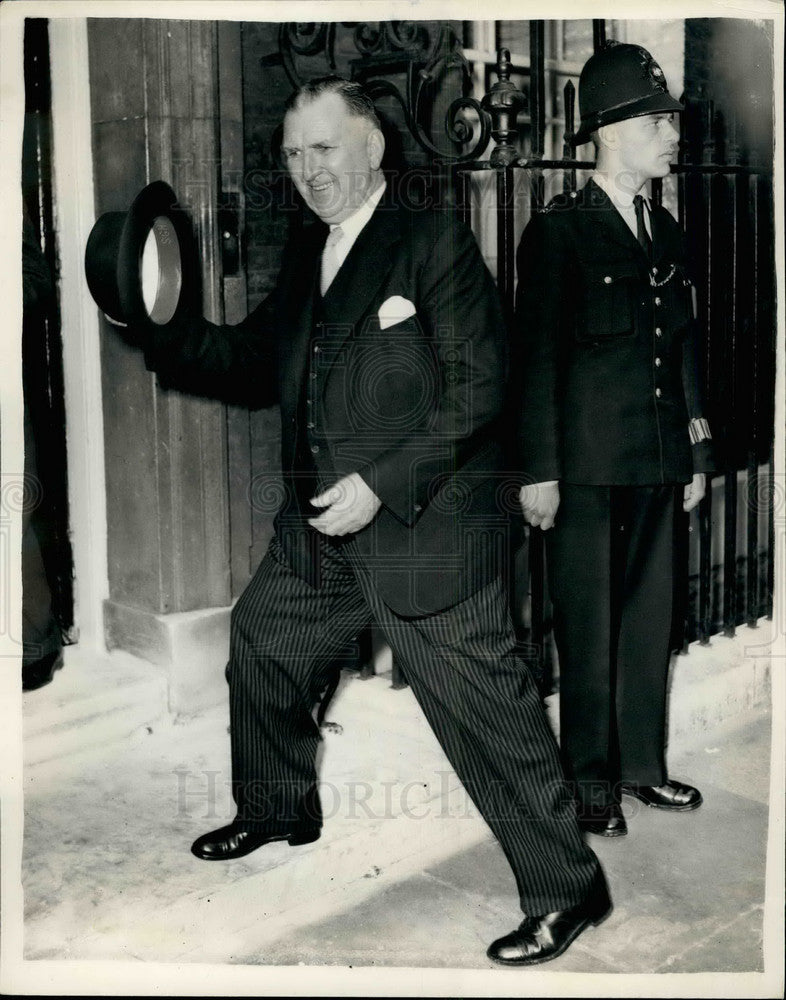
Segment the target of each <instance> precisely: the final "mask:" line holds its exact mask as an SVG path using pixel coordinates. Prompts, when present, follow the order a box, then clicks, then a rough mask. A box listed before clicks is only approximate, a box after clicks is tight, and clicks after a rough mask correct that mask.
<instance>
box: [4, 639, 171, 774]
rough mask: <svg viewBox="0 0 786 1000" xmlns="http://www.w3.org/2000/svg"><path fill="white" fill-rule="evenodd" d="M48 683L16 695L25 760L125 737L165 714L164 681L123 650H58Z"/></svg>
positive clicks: (36, 760) (157, 672)
mask: <svg viewBox="0 0 786 1000" xmlns="http://www.w3.org/2000/svg"><path fill="white" fill-rule="evenodd" d="M64 654H65V655H64V660H65V662H64V665H63V667H62V668H61V669H60V670H58V671H57V672H56V673H55V675H54V678H53V679H52V682H51V683H50V684H47V685H46V686H45V687H42V688H39V689H38V690H36V691H26V692H24V694H23V696H22V714H23V734H24V757H25V763H26V764H28V765H30V764H40V763H43V762H45V761H48V760H52V759H55V758H61V757H63V756H64V755H65V754H71V753H77V752H80V751H82V750H87V749H90V748H91V747H95V746H98V745H101V744H105V743H111V742H114V741H116V740H122V739H125V738H126V737H127V736H128V735H130V734H131V733H132V732H134V731H135V730H136V729H138V728H140V727H142V726H146V725H151V724H152V723H154V722H155V721H156V720H158V719H159V718H161V716H162V715H164V714H166V713H167V680H166V677H165V675H164V673H163V672H162V671H161V670H160V669H159V668H157V667H155V666H153V665H152V664H150V663H148V662H147V661H145V660H141V659H139V658H137V657H135V656H131V655H130V654H129V653H125V652H121V651H115V652H112V653H108V654H104V655H103V656H101V655H96V654H93V655H88V654H86V653H85V652H84V651H83V650H80V649H79V647H78V646H74V647H68V648H66V650H65V651H64Z"/></svg>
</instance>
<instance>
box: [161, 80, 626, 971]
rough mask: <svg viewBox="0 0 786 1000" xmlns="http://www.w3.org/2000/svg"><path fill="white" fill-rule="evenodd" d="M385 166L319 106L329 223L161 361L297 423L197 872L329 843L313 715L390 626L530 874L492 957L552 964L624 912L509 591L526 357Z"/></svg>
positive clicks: (313, 89) (311, 139)
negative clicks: (515, 364)
mask: <svg viewBox="0 0 786 1000" xmlns="http://www.w3.org/2000/svg"><path fill="white" fill-rule="evenodd" d="M383 151H384V139H383V136H382V133H381V131H380V129H379V121H378V119H377V116H376V113H375V111H374V107H373V104H372V103H371V101H370V100H369V99H368V98H367V97H366V96H365V95H364V94H363V92H362V90H361V89H360V88H359V87H358V86H357V85H355V84H349V83H347V82H346V81H342V80H340V79H338V78H326V79H323V80H320V81H314V82H312V83H311V84H308V85H307V86H306V87H304V88H303V89H302V90H301V91H300V92H298V93H297V94H296V95H294V96H293V98H292V100H291V101H290V102H289V104H288V107H287V112H286V115H285V119H284V130H283V142H282V153H283V156H284V159H285V161H286V164H287V168H288V170H289V172H290V175H291V177H292V179H293V181H294V183H295V186H296V187H297V190H298V191H299V192H300V194H301V195H302V197H303V199H304V201H305V202H306V204H307V205H308V207H309V208H310V209H311V210H312V211H313V212H314V213H315V214H316V216H317V217H318V220H319V221H318V222H317V224H315V225H307V226H305V227H304V229H303V231H302V232H301V233H298V234H297V235H296V236H295V237H294V238H293V239H292V241H291V243H290V244H289V245H288V246H287V248H286V249H285V251H284V258H283V264H282V268H281V273H280V276H279V280H278V283H277V286H276V289H275V291H274V292H273V293H272V294H271V295H270V296H269V297H268V299H266V300H265V302H263V303H262V304H261V305H260V306H259V307H258V308H257V309H256V310H254V311H253V312H252V313H251V314H250V315H249V317H248V318H247V319H246V320H245V321H244V322H243V323H241V324H239V325H238V326H234V327H230V326H221V327H219V326H213V325H211V324H210V323H207V322H206V321H203V320H201V319H194V320H193V321H192V322H189V323H186V324H181V325H175V326H174V327H162V328H160V329H158V330H156V329H155V328H153V329H152V330H151V331H149V337H148V338H147V344H146V354H147V363H148V365H149V366H150V367H151V368H153V369H155V370H156V371H157V372H158V373H159V378H160V379H161V381H162V383H163V384H165V385H172V386H177V387H180V388H184V389H188V390H190V391H198V392H205V393H210V394H213V395H219V396H223V397H224V398H228V399H233V400H235V401H238V400H244V401H246V402H247V403H249V404H250V405H255V406H260V405H269V404H270V403H272V402H274V401H278V402H279V403H280V407H281V420H282V463H283V474H284V486H285V491H286V496H285V499H284V502H283V504H282V507H281V509H280V510H279V512H278V515H277V517H276V523H275V534H274V537H273V539H272V541H271V543H270V548H269V550H268V552H267V555H266V556H265V558H264V559H263V561H262V564H261V565H260V567H259V569H258V570H257V572H256V574H255V576H254V578H253V580H252V581H251V583H250V584H249V586H248V588H247V589H246V591H245V592H244V594H243V595H242V596H241V598H240V599H239V601H238V602H237V605H236V606H235V608H234V609H233V614H232V621H231V635H230V643H231V659H230V665H229V671H228V676H229V682H230V703H231V740H232V768H233V787H234V794H235V800H236V804H237V816H236V819H235V820H234V821H233V822H232V823H231V824H230V825H229V826H226V827H222V828H221V829H219V830H216V831H213V832H211V833H208V834H205V835H204V836H202V837H200V838H198V840H197V841H196V842H195V843H194V845H193V847H192V850H193V852H194V853H195V854H196V855H197V857H199V858H203V859H206V860H220V859H230V858H238V857H241V856H243V855H245V854H247V853H249V852H250V851H253V850H255V849H257V848H259V847H261V846H262V845H264V844H267V843H269V842H271V841H277V840H278V841H280V840H287V841H288V842H289V844H290V845H293V846H294V845H297V844H303V843H307V842H309V841H313V840H315V839H316V838H317V837H318V836H319V834H320V827H321V822H322V821H321V814H320V807H319V798H318V795H317V792H316V784H317V774H316V770H315V755H316V751H317V745H318V742H319V731H318V727H317V725H316V723H315V721H314V718H313V715H312V709H313V707H314V704H315V701H316V700H317V697H318V694H319V691H320V690H321V688H322V687H323V686H324V684H325V682H326V679H327V678H326V672H327V671H328V669H329V667H330V664H331V662H332V661H333V659H334V657H335V655H336V654H337V653H338V652H339V651H340V650H341V649H342V648H343V647H344V646H345V645H346V643H347V641H348V640H350V639H352V638H353V637H354V636H355V635H356V634H357V632H358V631H359V630H360V629H361V628H362V627H363V626H365V625H366V624H367V623H369V622H370V621H371V620H376V622H377V623H378V624H379V625H380V626H381V628H382V630H383V631H384V633H385V635H386V637H387V639H388V641H389V642H390V645H391V647H392V648H393V651H394V654H395V655H396V656H397V657H398V658H399V660H400V662H401V663H402V664H403V665H404V669H405V672H406V676H407V679H408V680H409V682H410V685H411V687H412V690H413V692H414V694H415V696H416V697H417V699H418V701H419V703H420V705H421V706H422V708H423V710H424V712H425V714H426V717H427V718H428V721H429V723H430V724H431V726H432V727H433V729H434V731H435V733H436V735H437V737H438V739H439V740H440V743H441V744H442V746H443V748H444V750H445V752H446V754H447V755H448V757H449V759H450V760H451V762H452V764H453V766H454V767H455V770H456V773H457V774H458V776H459V777H460V779H461V780H462V782H463V783H464V785H465V787H466V789H467V791H468V792H469V794H470V795H471V796H472V797H473V799H474V801H475V802H476V803H477V805H478V806H479V808H480V810H481V812H482V814H483V815H484V817H485V818H486V820H487V822H488V824H489V826H490V827H491V829H492V830H493V831H494V833H495V835H496V836H497V838H498V839H499V841H500V843H501V845H502V847H503V849H504V851H505V853H506V856H507V857H508V859H509V861H510V864H511V866H512V868H513V870H514V873H515V876H516V879H517V883H518V888H519V893H520V897H521V905H522V908H523V910H524V911H525V913H526V915H527V916H526V919H525V921H524V923H523V924H522V925H521V926H520V927H519V928H518V929H517V930H516V931H514V932H513V933H512V934H510V935H507V936H506V937H504V938H501V939H499V940H498V941H496V942H494V943H493V944H492V946H491V947H490V949H489V955H490V956H491V957H492V958H494V959H495V960H497V961H500V962H503V963H507V964H514V965H516V964H533V963H535V962H542V961H546V960H547V959H550V958H554V957H555V956H556V955H558V954H561V953H562V952H563V951H564V950H565V948H567V947H568V946H569V944H570V943H571V941H572V940H574V938H575V937H576V936H577V935H578V934H579V933H581V932H582V931H583V930H584V929H585V928H586V927H587V926H588V924H589V923H598V922H599V921H600V920H601V919H603V917H605V915H606V914H607V913H608V912H609V909H610V903H609V898H608V894H607V890H606V886H605V880H604V879H603V875H602V873H601V871H600V868H599V865H598V861H597V859H596V858H595V856H594V854H593V853H592V852H591V851H590V850H589V849H588V848H587V846H586V845H585V844H584V842H583V840H582V839H581V834H580V831H579V829H578V826H577V824H576V820H575V814H573V810H572V802H571V800H570V796H569V795H568V794H567V789H566V786H565V784H564V779H563V777H562V774H561V769H560V765H559V756H558V750H557V747H556V744H555V742H554V740H553V737H552V735H551V732H550V730H549V728H548V725H547V721H546V718H545V715H544V712H543V710H542V706H541V704H540V700H539V698H538V694H537V691H536V689H535V685H534V683H533V681H532V679H531V678H530V676H529V674H528V673H527V670H526V668H525V667H524V665H523V664H522V663H521V662H520V661H519V660H518V659H517V658H516V657H515V655H514V636H513V631H512V627H511V622H510V618H509V615H508V612H507V610H506V609H505V600H504V596H503V589H502V586H501V584H500V568H501V560H502V559H504V552H503V551H499V550H500V545H499V537H500V536H499V531H500V526H501V524H502V523H503V522H504V517H501V515H500V504H499V501H498V490H499V487H500V480H499V478H498V470H499V469H500V451H499V445H498V443H497V438H496V422H497V420H498V417H499V415H500V411H501V405H502V398H503V393H504V382H505V372H506V333H505V330H504V325H503V321H502V317H501V314H500V309H499V304H498V300H497V295H496V290H495V288H494V285H493V282H492V280H491V277H490V275H489V274H488V271H487V270H486V268H485V266H484V264H483V261H482V258H481V257H480V254H479V252H478V249H477V246H476V244H475V242H474V239H473V237H472V234H471V233H470V232H469V230H467V229H466V228H464V227H462V226H461V225H460V224H458V223H457V222H456V221H455V220H454V218H453V217H452V215H451V213H440V212H435V211H431V210H429V211H411V210H407V209H404V208H402V207H400V206H397V205H396V204H395V200H394V198H393V197H392V195H391V193H390V191H388V190H386V182H385V178H384V176H383V173H382V171H381V169H380V167H381V161H382V156H383Z"/></svg>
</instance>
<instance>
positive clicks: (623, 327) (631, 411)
mask: <svg viewBox="0 0 786 1000" xmlns="http://www.w3.org/2000/svg"><path fill="white" fill-rule="evenodd" d="M579 108H580V112H581V126H580V129H579V131H578V132H577V134H576V139H575V141H576V142H577V143H584V142H587V141H588V140H590V139H591V140H592V142H593V143H594V144H595V148H596V151H597V166H596V168H595V171H594V173H593V174H592V176H591V178H590V180H589V181H588V183H587V184H586V186H585V187H584V188H583V189H582V190H581V191H579V192H578V193H573V194H571V195H567V196H559V197H557V198H555V199H554V201H552V202H551V204H550V205H549V206H548V208H547V210H546V211H545V212H544V213H541V214H538V215H535V216H534V217H533V218H532V220H531V221H530V223H529V225H528V226H527V228H526V230H525V232H524V235H523V237H522V240H521V245H520V247H519V252H518V279H519V285H518V296H517V320H516V336H517V338H520V339H519V343H518V347H519V348H520V352H521V357H520V364H519V365H518V366H517V368H518V372H519V377H520V379H521V380H522V383H521V384H520V386H519V388H520V394H519V395H518V396H517V400H518V402H517V409H518V419H519V424H518V434H517V440H518V446H519V447H520V465H521V468H522V469H523V471H524V473H525V485H524V486H523V487H522V490H521V504H522V508H523V511H524V516H525V518H526V520H527V521H528V522H529V524H530V525H532V526H535V527H540V528H541V529H542V530H544V531H548V535H547V539H546V551H547V560H548V576H549V587H550V592H551V598H552V603H553V607H554V629H555V637H556V642H557V649H558V653H559V665H560V733H561V742H562V750H563V754H564V757H565V763H566V769H567V772H568V775H569V777H570V778H571V780H572V782H573V783H574V788H575V791H576V798H577V804H578V809H579V819H580V822H581V824H582V826H583V828H584V829H585V830H586V831H589V832H592V833H596V834H600V835H602V836H606V837H620V836H623V835H624V834H625V833H626V832H627V828H626V823H625V817H624V815H623V813H622V810H621V798H620V796H621V794H625V795H630V796H633V797H635V798H636V799H639V800H640V801H642V802H645V803H646V804H647V805H649V806H653V807H655V808H658V809H668V810H673V811H686V810H691V809H696V808H697V807H698V806H699V805H701V801H702V798H701V794H700V793H699V791H698V790H697V789H696V788H693V787H691V786H689V785H686V784H683V783H682V782H677V781H673V780H669V779H668V777H667V772H666V765H665V754H664V735H665V716H666V682H667V676H668V667H669V660H670V652H671V650H670V635H671V626H672V614H673V597H672V590H673V562H674V551H675V544H674V531H675V525H676V518H677V517H684V516H686V515H685V514H684V512H685V511H690V510H692V509H693V508H694V507H695V506H696V505H697V504H698V503H699V501H700V500H701V498H702V497H703V496H704V491H705V477H704V473H705V472H706V471H709V470H710V469H711V461H712V457H711V448H712V444H711V435H710V431H709V427H708V425H707V421H706V420H705V419H704V418H703V416H702V412H701V403H700V398H699V388H698V379H697V369H696V359H695V353H694V351H695V345H694V321H693V307H692V295H691V287H690V282H689V280H688V276H687V273H686V269H685V260H684V253H683V241H682V234H681V231H680V228H679V226H678V224H677V222H676V221H675V220H674V219H673V217H672V216H671V215H670V214H669V213H668V212H667V211H666V210H665V209H664V208H662V207H660V206H655V205H652V204H651V203H650V202H649V200H648V198H647V196H646V189H647V184H648V182H649V181H651V180H652V179H653V178H655V177H664V176H666V174H668V173H669V164H670V162H671V160H672V159H673V157H674V154H675V153H676V151H677V145H678V140H679V135H678V132H677V129H676V128H675V123H674V115H675V114H678V113H679V112H680V111H682V110H683V109H682V105H681V104H680V103H679V102H678V101H676V100H674V98H673V97H671V96H670V94H669V92H668V89H667V86H666V80H665V78H664V75H663V70H662V69H661V68H660V66H659V65H658V64H657V62H655V60H654V59H653V58H652V56H651V55H650V53H649V52H647V51H646V49H643V48H641V47H640V46H638V45H627V44H621V43H615V42H609V43H608V44H607V45H605V46H604V47H603V48H602V49H600V51H598V52H597V53H596V54H595V55H594V56H592V58H591V59H590V60H589V61H588V62H587V64H586V65H585V67H584V69H583V71H582V73H581V77H580V80H579ZM675 512H676V513H675Z"/></svg>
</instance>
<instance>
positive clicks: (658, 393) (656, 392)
mask: <svg viewBox="0 0 786 1000" xmlns="http://www.w3.org/2000/svg"><path fill="white" fill-rule="evenodd" d="M655 395H656V396H657V397H658V399H660V397H661V396H662V395H663V394H662V393H661V391H660V386H658V388H657V389H656V390H655ZM311 450H312V451H313V450H314V449H313V448H312V449H311Z"/></svg>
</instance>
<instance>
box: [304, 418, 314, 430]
mask: <svg viewBox="0 0 786 1000" xmlns="http://www.w3.org/2000/svg"><path fill="white" fill-rule="evenodd" d="M306 427H308V429H309V430H310V431H313V429H314V428H315V427H316V424H315V423H314V421H313V420H309V421H308V423H307V424H306Z"/></svg>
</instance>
